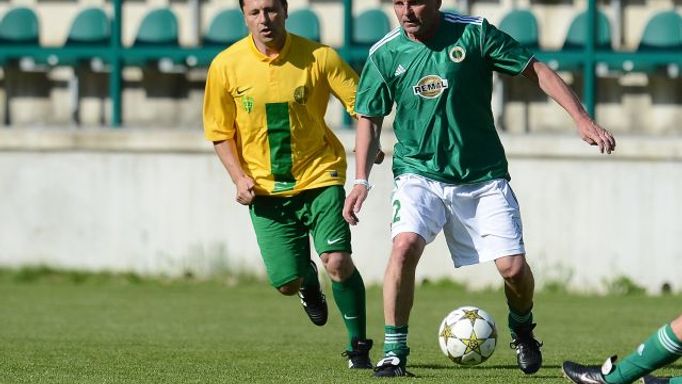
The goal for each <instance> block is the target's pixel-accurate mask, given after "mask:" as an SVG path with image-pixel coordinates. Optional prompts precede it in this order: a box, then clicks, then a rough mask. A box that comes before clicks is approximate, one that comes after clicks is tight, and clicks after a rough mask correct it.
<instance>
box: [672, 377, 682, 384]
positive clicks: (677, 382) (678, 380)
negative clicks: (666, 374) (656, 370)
mask: <svg viewBox="0 0 682 384" xmlns="http://www.w3.org/2000/svg"><path fill="white" fill-rule="evenodd" d="M670 384H682V376H678V377H673V378H671V379H670Z"/></svg>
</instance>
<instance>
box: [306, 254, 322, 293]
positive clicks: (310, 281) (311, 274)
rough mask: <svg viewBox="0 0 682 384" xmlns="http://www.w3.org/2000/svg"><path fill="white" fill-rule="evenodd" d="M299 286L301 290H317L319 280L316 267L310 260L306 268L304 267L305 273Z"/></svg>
mask: <svg viewBox="0 0 682 384" xmlns="http://www.w3.org/2000/svg"><path fill="white" fill-rule="evenodd" d="M301 288H302V289H303V290H306V289H312V290H319V289H320V280H319V278H318V277H317V267H316V266H315V263H314V262H313V261H312V260H311V261H310V263H309V264H308V268H307V269H306V271H305V273H304V274H303V283H302V284H301Z"/></svg>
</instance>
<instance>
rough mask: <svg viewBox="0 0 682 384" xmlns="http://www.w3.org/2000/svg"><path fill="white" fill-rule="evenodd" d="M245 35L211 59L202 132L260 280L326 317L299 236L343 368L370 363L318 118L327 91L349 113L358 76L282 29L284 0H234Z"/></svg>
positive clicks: (341, 171)
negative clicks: (223, 172)
mask: <svg viewBox="0 0 682 384" xmlns="http://www.w3.org/2000/svg"><path fill="white" fill-rule="evenodd" d="M239 5H240V7H241V9H242V12H243V13H244V20H245V22H246V25H247V27H248V29H249V32H250V33H249V36H247V37H245V38H244V39H242V40H240V41H238V42H236V43H235V44H233V45H232V46H231V47H229V48H228V49H226V50H224V51H223V52H221V53H220V54H218V56H216V58H215V59H214V60H213V62H212V63H211V66H210V68H209V71H208V78H207V80H206V91H205V97H204V133H205V136H206V138H207V139H208V140H210V141H212V142H213V143H214V147H215V150H216V153H217V154H218V157H219V158H220V160H221V161H222V163H223V165H224V166H225V168H226V169H227V172H228V173H229V175H230V177H231V178H232V181H233V182H234V184H235V185H236V187H237V197H236V200H237V202H239V203H240V204H243V205H246V206H248V207H249V212H250V215H251V221H252V223H253V227H254V229H255V232H256V238H257V240H258V245H259V248H260V251H261V254H262V257H263V261H264V263H265V267H266V270H267V274H268V279H269V280H270V283H271V284H272V286H273V287H275V288H276V289H277V290H278V291H279V292H281V293H282V294H284V295H295V294H298V296H299V297H300V298H301V303H302V304H303V307H304V309H305V311H306V313H307V314H308V316H309V317H310V320H311V321H312V322H313V323H314V324H316V325H318V326H322V325H324V324H325V323H326V322H327V303H326V299H325V296H324V294H323V293H322V292H321V290H320V283H319V281H318V277H317V269H316V267H315V263H314V262H313V261H312V260H311V258H310V245H309V240H308V236H309V234H310V235H311V236H312V238H313V243H314V246H315V249H316V251H317V253H318V254H319V255H320V259H321V260H322V264H323V265H324V268H325V269H326V270H327V273H328V274H329V277H330V278H331V281H332V292H333V295H334V300H335V302H336V305H337V306H338V308H339V311H340V312H341V316H342V317H343V321H344V323H345V325H346V329H347V331H348V345H347V347H346V351H345V352H344V353H343V355H344V356H346V358H347V359H348V365H349V367H350V368H372V364H371V362H370V359H369V350H370V349H371V347H372V340H368V339H367V337H366V316H365V286H364V283H363V281H362V277H361V276H360V273H359V272H358V270H357V269H356V268H355V265H354V264H353V260H352V259H351V239H350V229H349V227H348V224H347V223H346V222H345V221H344V219H343V216H342V214H341V211H342V208H343V204H344V199H345V191H344V189H343V185H344V182H345V178H346V155H345V150H344V148H343V146H342V145H341V143H340V142H339V140H338V139H337V137H336V136H335V135H334V133H333V132H332V131H331V130H330V129H329V127H328V126H327V125H326V123H325V121H324V115H325V112H326V109H327V103H328V101H329V96H330V95H331V94H334V95H335V96H336V97H337V98H338V99H339V100H340V101H341V102H342V103H343V104H344V106H345V107H346V110H347V111H348V112H350V113H353V112H352V111H353V105H354V101H355V87H356V85H357V80H358V76H357V74H356V73H355V72H353V70H352V69H351V68H350V67H349V66H348V64H346V63H345V62H344V61H343V60H342V59H341V58H340V57H339V55H338V54H337V53H336V52H335V51H334V50H332V49H331V48H329V47H327V46H324V45H322V44H319V43H316V42H313V41H310V40H307V39H304V38H302V37H299V36H296V35H293V34H290V33H288V32H287V31H286V29H285V19H286V17H287V1H286V0H240V2H239Z"/></svg>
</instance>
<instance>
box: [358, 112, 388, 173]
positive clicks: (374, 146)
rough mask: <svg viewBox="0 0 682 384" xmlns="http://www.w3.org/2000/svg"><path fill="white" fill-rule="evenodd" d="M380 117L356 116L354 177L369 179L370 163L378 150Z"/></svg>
mask: <svg viewBox="0 0 682 384" xmlns="http://www.w3.org/2000/svg"><path fill="white" fill-rule="evenodd" d="M382 121H383V119H382V118H376V117H364V116H360V117H359V118H358V126H357V132H356V135H355V178H356V179H365V180H368V179H369V174H370V172H371V170H372V164H374V160H375V159H376V154H377V152H378V151H379V137H380V135H381V123H382Z"/></svg>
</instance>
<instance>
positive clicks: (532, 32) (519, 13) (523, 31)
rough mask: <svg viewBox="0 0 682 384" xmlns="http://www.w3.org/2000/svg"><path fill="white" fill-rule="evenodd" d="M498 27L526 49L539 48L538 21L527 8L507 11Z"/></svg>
mask: <svg viewBox="0 0 682 384" xmlns="http://www.w3.org/2000/svg"><path fill="white" fill-rule="evenodd" d="M499 28H500V30H501V31H503V32H505V33H507V34H508V35H509V36H511V37H513V38H514V39H516V41H518V42H519V43H520V44H521V45H523V46H524V47H526V48H528V49H538V48H540V44H539V38H538V36H539V33H538V21H537V19H536V18H535V15H533V13H532V12H531V11H529V10H527V9H515V10H513V11H511V12H509V13H508V14H507V15H505V16H504V18H503V19H502V21H501V22H500V25H499Z"/></svg>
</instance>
